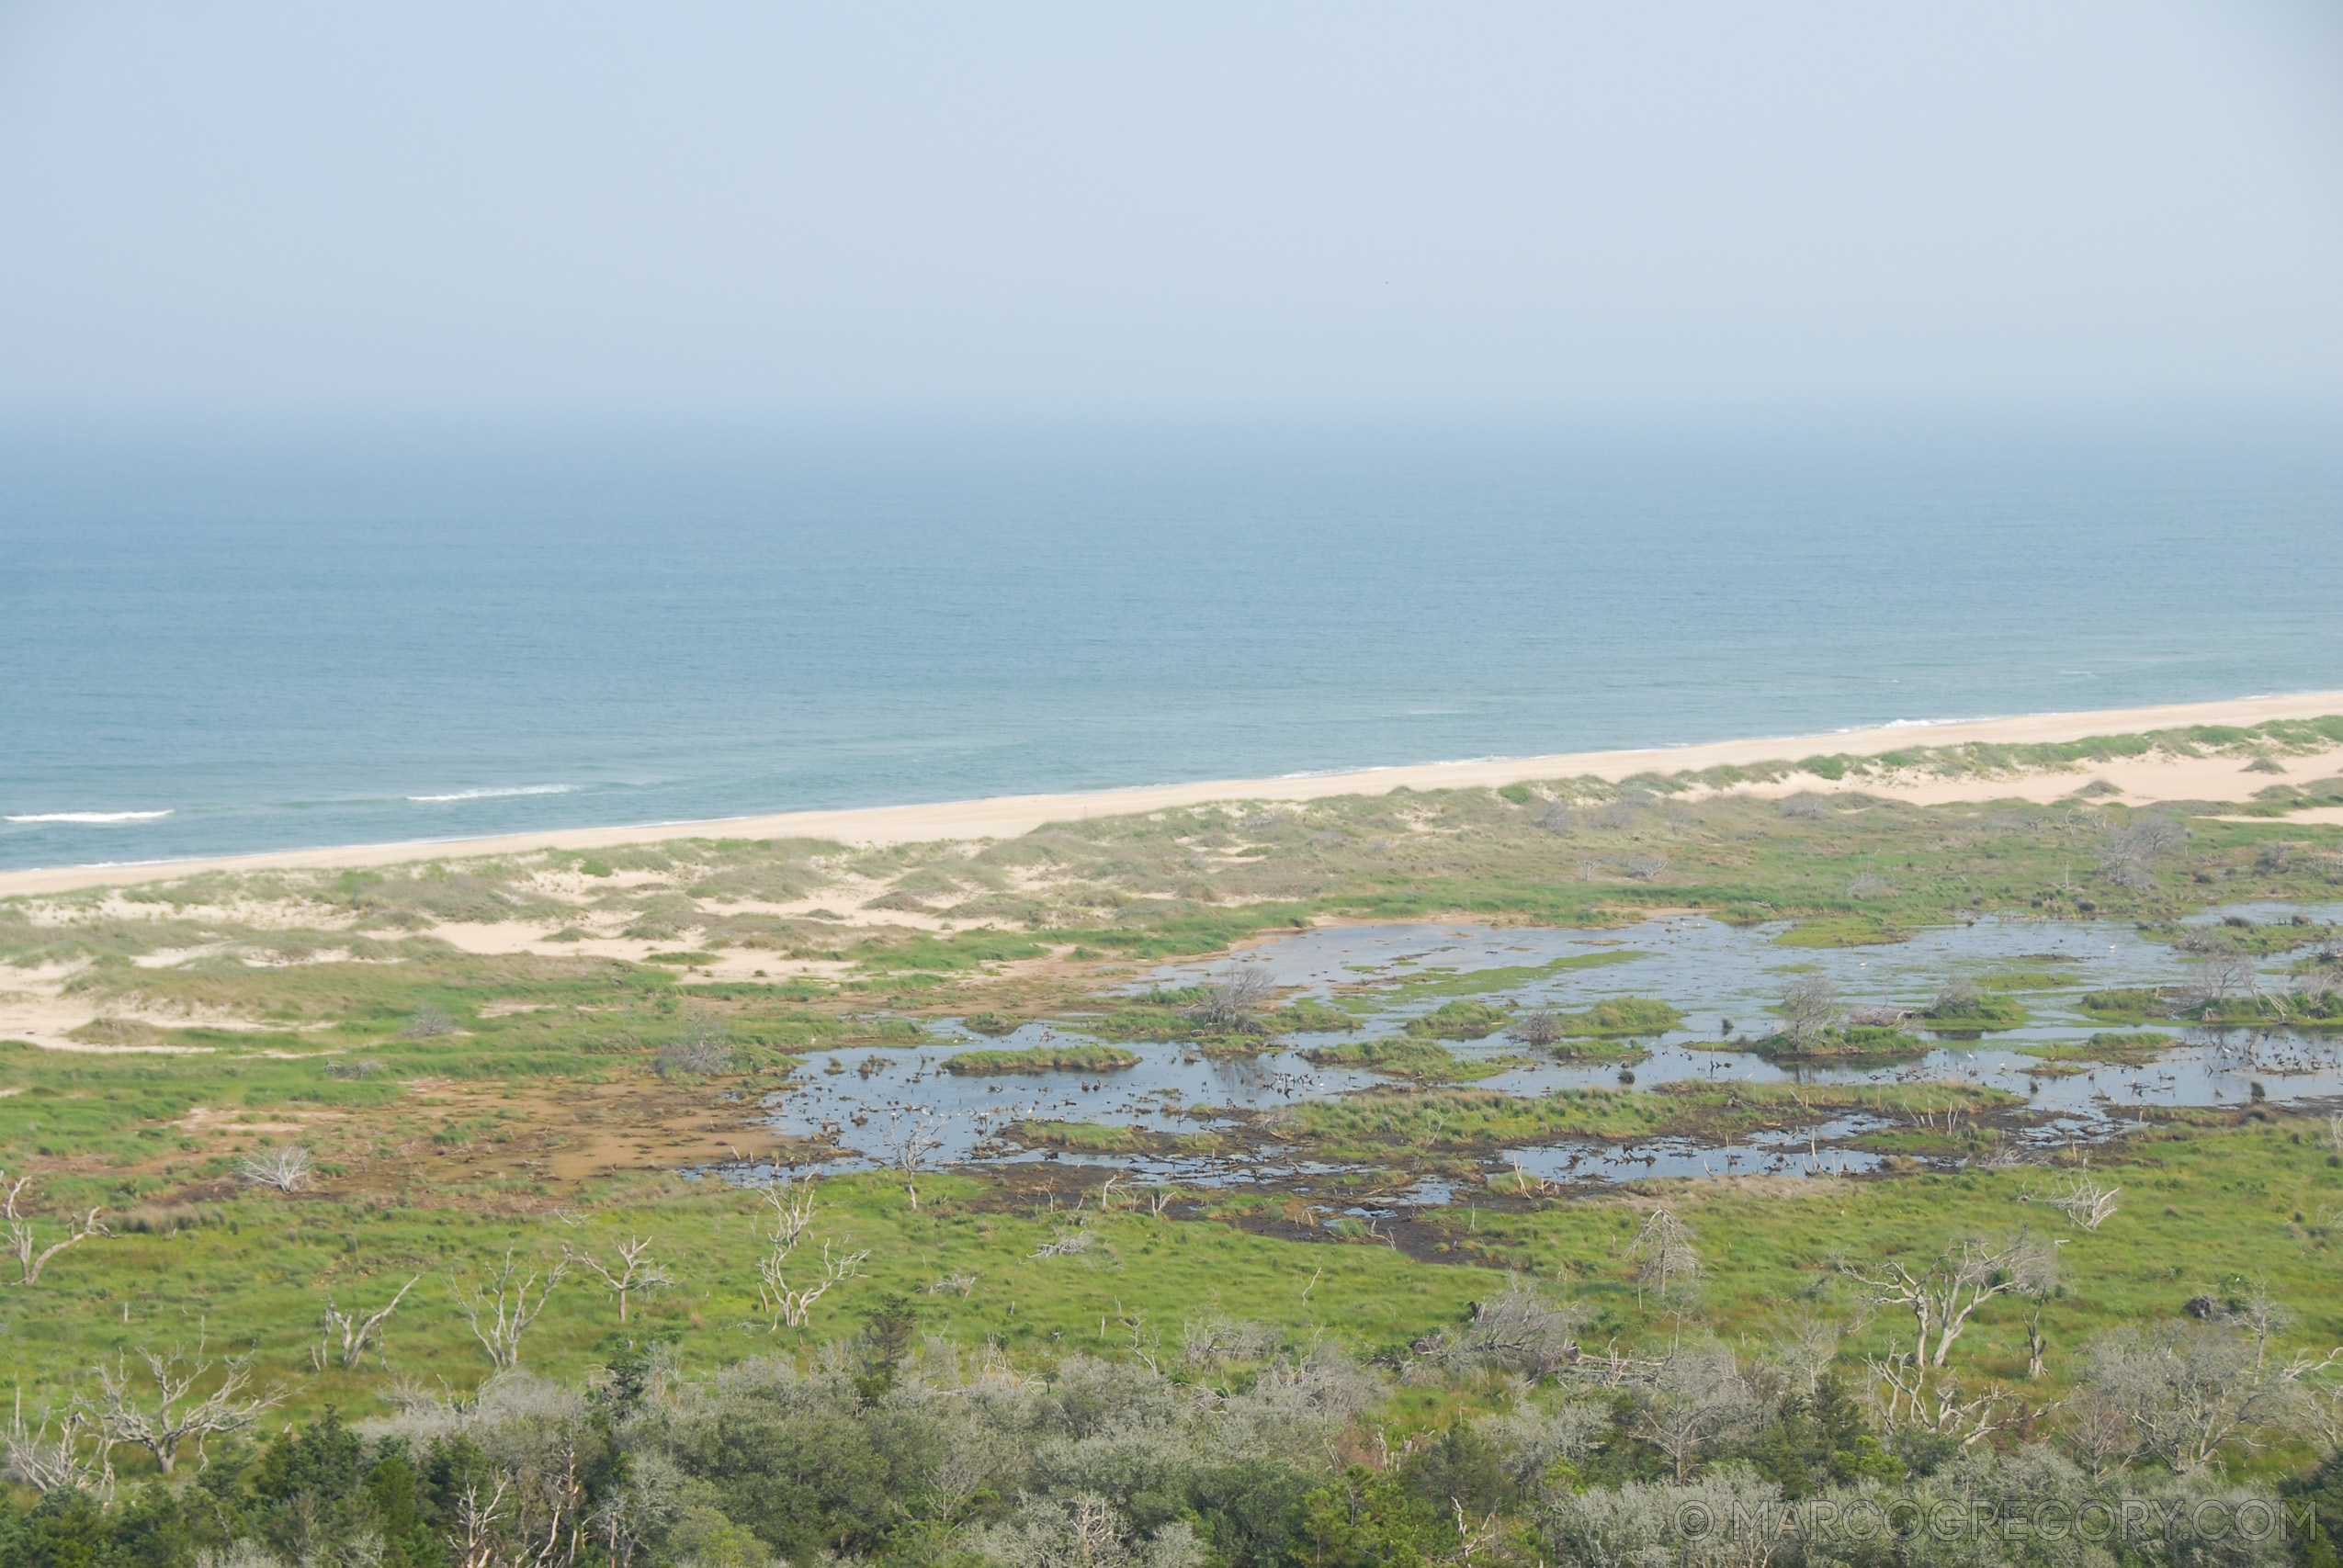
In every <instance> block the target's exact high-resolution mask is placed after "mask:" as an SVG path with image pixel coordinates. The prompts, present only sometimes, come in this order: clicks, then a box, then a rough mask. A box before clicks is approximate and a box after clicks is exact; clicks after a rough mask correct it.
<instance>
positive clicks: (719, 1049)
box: [651, 1008, 732, 1077]
mask: <svg viewBox="0 0 2343 1568" xmlns="http://www.w3.org/2000/svg"><path fill="white" fill-rule="evenodd" d="M651 1066H652V1070H653V1071H654V1072H656V1073H658V1074H659V1075H660V1076H661V1077H668V1076H670V1075H672V1074H675V1073H685V1074H690V1075H693V1076H695V1077H705V1076H706V1075H707V1074H710V1073H720V1072H724V1071H727V1070H728V1069H730V1066H732V1047H731V1046H730V1044H729V1043H727V1042H726V1040H725V1038H724V1018H723V1015H722V1014H720V1013H718V1012H715V1011H713V1010H709V1009H707V1008H695V1009H694V1010H692V1012H691V1015H690V1016H689V1017H687V1018H686V1019H685V1021H684V1035H683V1038H682V1039H680V1040H677V1041H674V1042H673V1043H670V1044H668V1045H666V1046H664V1047H662V1049H661V1051H660V1053H659V1056H658V1059H657V1060H656V1061H655V1062H654V1063H652V1065H651Z"/></svg>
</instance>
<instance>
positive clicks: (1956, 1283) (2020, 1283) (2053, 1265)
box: [1839, 1231, 2057, 1367]
mask: <svg viewBox="0 0 2343 1568" xmlns="http://www.w3.org/2000/svg"><path fill="white" fill-rule="evenodd" d="M2056 1269H2057V1253H2056V1252H2055V1251H2054V1249H2053V1248H2051V1247H2046V1246H2044V1245H2043V1244H2042V1243H2040V1242H2038V1241H2036V1240H2035V1239H2034V1238H2033V1236H2032V1235H2029V1234H2027V1233H2025V1232H2022V1231H2021V1232H2020V1233H2019V1234H2018V1235H2016V1236H2014V1237H2012V1238H2011V1239H2009V1240H2008V1241H2004V1242H2001V1243H1998V1244H1993V1243H1987V1242H1984V1241H1980V1240H1977V1239H1976V1238H1975V1237H1970V1238H1968V1239H1966V1240H1964V1241H1961V1242H1959V1243H1956V1244H1955V1245H1953V1246H1952V1247H1948V1248H1946V1249H1945V1250H1944V1251H1943V1252H1942V1253H1941V1254H1939V1255H1938V1256H1937V1258H1935V1259H1934V1260H1933V1261H1931V1262H1930V1264H1929V1265H1928V1266H1927V1267H1926V1268H1925V1269H1921V1270H1919V1272H1917V1273H1916V1272H1914V1271H1913V1270H1912V1269H1910V1268H1908V1267H1907V1266H1906V1265H1905V1264H1904V1263H1903V1262H1901V1261H1900V1260H1898V1259H1896V1258H1888V1259H1885V1261H1883V1262H1881V1263H1879V1264H1877V1265H1874V1266H1873V1267H1870V1268H1864V1267H1862V1266H1859V1265H1856V1264H1853V1263H1849V1262H1845V1261H1841V1262H1840V1264H1839V1272H1840V1273H1842V1274H1845V1275H1846V1276H1847V1277H1848V1278H1850V1279H1851V1280H1855V1281H1856V1282H1858V1283H1859V1284H1862V1285H1863V1286H1865V1287H1867V1288H1868V1289H1869V1290H1870V1292H1871V1299H1872V1303H1873V1305H1875V1306H1900V1307H1902V1308H1904V1309H1905V1310H1906V1311H1907V1312H1909V1313H1910V1314H1912V1319H1913V1323H1914V1325H1915V1329H1914V1334H1913V1340H1912V1360H1911V1364H1912V1365H1913V1366H1915V1367H1919V1366H1922V1365H1926V1366H1934V1367H1941V1366H1942V1365H1944V1359H1945V1358H1946V1357H1947V1356H1948V1355H1950V1354H1951V1353H1952V1342H1953V1341H1954V1340H1956V1339H1958V1338H1960V1337H1961V1336H1962V1334H1963V1333H1964V1332H1965V1331H1966V1330H1967V1328H1968V1326H1969V1318H1970V1317H1971V1315H1972V1314H1975V1312H1976V1310H1977V1308H1979V1307H1981V1306H1983V1305H1985V1303H1987V1302H1989V1301H1991V1300H1993V1299H1994V1298H1995V1297H1997V1296H2001V1295H2007V1294H2008V1293H2009V1292H2012V1291H2026V1290H2030V1289H2037V1288H2039V1287H2040V1284H2041V1282H2042V1281H2043V1280H2045V1279H2047V1278H2053V1277H2054V1275H2055V1270H2056ZM1931 1333H1933V1334H1934V1335H1935V1337H1936V1344H1935V1347H1934V1348H1933V1349H1931V1348H1930V1345H1929V1337H1930V1334H1931Z"/></svg>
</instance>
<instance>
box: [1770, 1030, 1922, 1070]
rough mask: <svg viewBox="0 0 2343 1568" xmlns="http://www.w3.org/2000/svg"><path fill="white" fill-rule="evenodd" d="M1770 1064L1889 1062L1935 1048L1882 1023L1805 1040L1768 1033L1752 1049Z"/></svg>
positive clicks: (1826, 1033) (1830, 1032)
mask: <svg viewBox="0 0 2343 1568" xmlns="http://www.w3.org/2000/svg"><path fill="white" fill-rule="evenodd" d="M1749 1049H1750V1050H1751V1051H1753V1052H1755V1053H1756V1054H1757V1055H1760V1056H1761V1057H1763V1058H1764V1059H1765V1060H1767V1061H1769V1062H1833V1061H1889V1060H1893V1059H1894V1058H1896V1057H1898V1056H1924V1055H1927V1054H1928V1053H1929V1052H1930V1051H1931V1050H1934V1049H1935V1046H1934V1045H1933V1044H1932V1043H1930V1042H1929V1041H1927V1040H1925V1039H1923V1038H1921V1037H1920V1036H1919V1035H1918V1034H1914V1033H1912V1032H1909V1031H1907V1030H1902V1029H1896V1028H1892V1027H1888V1026H1884V1025H1879V1024H1854V1025H1851V1026H1849V1027H1848V1028H1845V1029H1825V1030H1821V1031H1818V1032H1816V1033H1813V1034H1809V1035H1806V1036H1805V1037H1804V1038H1800V1037H1799V1036H1796V1035H1793V1034H1769V1035H1767V1036H1766V1037H1765V1038H1764V1039H1762V1040H1760V1041H1759V1042H1758V1043H1756V1044H1754V1045H1752V1046H1750V1047H1749Z"/></svg>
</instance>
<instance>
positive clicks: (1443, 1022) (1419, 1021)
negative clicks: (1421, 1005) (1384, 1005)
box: [1400, 1000, 1513, 1040]
mask: <svg viewBox="0 0 2343 1568" xmlns="http://www.w3.org/2000/svg"><path fill="white" fill-rule="evenodd" d="M1512 1016H1513V1015H1512V1014H1511V1013H1510V1012H1508V1011H1506V1010H1504V1009H1503V1008H1500V1007H1492V1006H1490V1005H1489V1004H1488V1003H1487V1002H1475V1001H1462V1000H1459V1001H1453V1002H1443V1003H1441V1004H1440V1005H1439V1006H1438V1007H1436V1008H1434V1009H1432V1010H1431V1011H1430V1012H1427V1013H1421V1014H1419V1015H1417V1016H1416V1017H1414V1018H1411V1019H1409V1020H1408V1021H1407V1022H1406V1023H1405V1024H1403V1025H1401V1026H1400V1027H1402V1028H1403V1029H1405V1030H1406V1031H1407V1032H1409V1033H1410V1034H1421V1035H1426V1036H1429V1037H1432V1038H1434V1039H1440V1040H1480V1039H1485V1038H1487V1037H1488V1036H1489V1035H1491V1034H1494V1033H1496V1032H1498V1031H1499V1030H1500V1029H1502V1028H1504V1027H1505V1025H1506V1023H1507V1022H1508V1021H1511V1018H1512Z"/></svg>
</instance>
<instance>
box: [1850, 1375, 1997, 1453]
mask: <svg viewBox="0 0 2343 1568" xmlns="http://www.w3.org/2000/svg"><path fill="white" fill-rule="evenodd" d="M1863 1365H1864V1367H1865V1368H1866V1369H1867V1370H1868V1371H1870V1373H1871V1376H1872V1380H1873V1390H1872V1397H1873V1400H1874V1402H1875V1403H1876V1404H1877V1405H1878V1407H1879V1412H1880V1424H1881V1425H1882V1426H1884V1427H1886V1428H1887V1430H1889V1431H1891V1432H1894V1431H1898V1430H1901V1429H1905V1428H1910V1427H1917V1428H1919V1430H1921V1431H1923V1432H1932V1433H1934V1434H1935V1435H1937V1436H1938V1437H1941V1438H1957V1439H1958V1440H1959V1442H1960V1445H1961V1446H1962V1447H1963V1448H1964V1449H1965V1448H1968V1447H1971V1446H1972V1445H1974V1444H1975V1443H1979V1442H1982V1441H1983V1440H1984V1439H1985V1438H1988V1437H1990V1436H1992V1435H1993V1434H1994V1433H1996V1432H2000V1431H2006V1430H2008V1429H2009V1427H2015V1426H2018V1425H2020V1423H2021V1422H2023V1421H2025V1420H2027V1419H2029V1418H2030V1417H2031V1416H2034V1415H2038V1414H2040V1412H2038V1411H2032V1410H2030V1409H2029V1408H2028V1406H2027V1404H2026V1402H2025V1401H2024V1400H2022V1399H2018V1398H2015V1397H2013V1396H2011V1395H2009V1394H2006V1393H2002V1392H2001V1391H2000V1390H1998V1389H1996V1388H1994V1387H1992V1386H1990V1385H1988V1386H1987V1387H1986V1390H1985V1392H1984V1393H1979V1394H1975V1395H1973V1396H1971V1397H1968V1398H1964V1397H1962V1396H1963V1394H1964V1393H1965V1391H1964V1389H1963V1388H1962V1386H1961V1381H1960V1380H1959V1379H1958V1378H1956V1377H1954V1376H1953V1375H1952V1373H1950V1372H1947V1371H1942V1370H1941V1368H1937V1367H1931V1366H1930V1365H1928V1364H1926V1363H1925V1362H1922V1361H1919V1360H1917V1359H1914V1358H1912V1357H1911V1356H1909V1355H1897V1356H1888V1357H1885V1358H1882V1357H1872V1358H1868V1359H1865V1361H1864V1363H1863Z"/></svg>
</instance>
